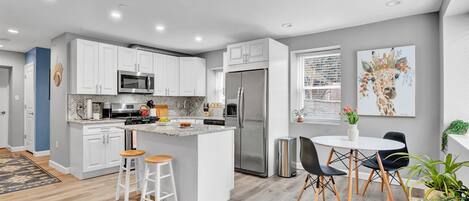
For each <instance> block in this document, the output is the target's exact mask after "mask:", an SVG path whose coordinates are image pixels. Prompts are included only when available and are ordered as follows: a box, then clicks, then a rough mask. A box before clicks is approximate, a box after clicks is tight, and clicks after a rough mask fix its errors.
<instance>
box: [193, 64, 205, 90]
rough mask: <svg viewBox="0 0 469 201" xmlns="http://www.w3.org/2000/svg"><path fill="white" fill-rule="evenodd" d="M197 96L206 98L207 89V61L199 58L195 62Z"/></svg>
mask: <svg viewBox="0 0 469 201" xmlns="http://www.w3.org/2000/svg"><path fill="white" fill-rule="evenodd" d="M195 67H196V69H195V71H196V75H197V76H195V78H196V80H195V96H205V95H206V89H207V84H206V82H207V78H206V77H207V70H206V69H207V68H206V66H205V59H201V58H198V59H197V60H196V62H195Z"/></svg>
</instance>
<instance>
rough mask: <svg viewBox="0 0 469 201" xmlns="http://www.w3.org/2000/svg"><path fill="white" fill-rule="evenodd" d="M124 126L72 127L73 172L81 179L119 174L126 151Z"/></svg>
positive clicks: (95, 125) (79, 125)
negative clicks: (122, 157)
mask: <svg viewBox="0 0 469 201" xmlns="http://www.w3.org/2000/svg"><path fill="white" fill-rule="evenodd" d="M119 125H123V123H122V124H92V125H86V124H72V125H70V134H71V137H70V148H71V149H70V166H71V167H70V169H71V174H72V175H74V176H75V177H77V178H79V179H87V178H91V177H96V176H101V175H105V174H109V173H113V172H117V171H118V168H119V165H120V162H121V157H120V152H122V151H123V150H124V140H125V139H124V131H123V130H121V129H119V128H117V127H116V126H119Z"/></svg>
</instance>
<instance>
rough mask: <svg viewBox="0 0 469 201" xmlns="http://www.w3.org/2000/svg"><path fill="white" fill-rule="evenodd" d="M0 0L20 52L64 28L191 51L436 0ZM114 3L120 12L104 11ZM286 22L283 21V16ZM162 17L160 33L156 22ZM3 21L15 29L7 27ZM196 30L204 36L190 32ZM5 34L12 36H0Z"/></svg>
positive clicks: (389, 14) (339, 24)
mask: <svg viewBox="0 0 469 201" xmlns="http://www.w3.org/2000/svg"><path fill="white" fill-rule="evenodd" d="M388 1H389V0H1V1H0V44H2V45H4V47H3V48H0V49H4V50H10V51H20V52H25V51H27V50H29V49H31V48H33V47H36V46H39V47H49V46H50V40H51V39H52V38H54V37H56V36H58V35H60V34H61V33H63V32H72V33H77V34H83V35H88V36H92V37H98V38H105V39H108V40H115V41H118V42H124V43H138V44H142V45H148V46H153V47H159V48H165V49H169V50H175V51H180V52H184V53H190V54H196V53H200V52H205V51H209V50H215V49H220V48H222V47H224V46H225V45H226V44H228V43H234V42H239V41H244V40H251V39H256V38H263V37H272V38H283V37H288V36H295V35H302V34H307V33H315V32H321V31H326V30H332V29H339V28H344V27H351V26H356V25H361V24H367V23H372V22H377V21H382V20H387V19H392V18H398V17H403V16H410V15H416V14H421V13H428V12H434V11H438V10H439V9H440V6H441V1H442V0H401V1H402V4H400V5H398V6H394V7H387V6H386V5H385V4H386V2H388ZM118 4H125V5H126V6H124V7H121V8H119V10H120V11H121V12H122V19H121V20H120V21H114V20H112V19H110V17H109V13H110V11H111V10H113V9H116V8H118V7H119V6H118ZM283 23H292V24H293V27H291V28H283V27H282V26H281V24H283ZM156 24H164V25H165V26H166V30H165V31H164V33H158V32H157V31H156V30H155V25H156ZM8 28H15V29H18V30H19V31H20V33H19V34H16V35H12V34H10V33H8V32H7V29H8ZM196 35H200V36H202V37H203V41H202V42H196V41H195V40H194V37H195V36H196ZM2 38H7V39H9V40H10V41H9V42H6V41H2Z"/></svg>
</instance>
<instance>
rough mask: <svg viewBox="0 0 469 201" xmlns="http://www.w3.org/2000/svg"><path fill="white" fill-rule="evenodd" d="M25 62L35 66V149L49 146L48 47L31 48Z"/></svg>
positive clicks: (46, 148)
mask: <svg viewBox="0 0 469 201" xmlns="http://www.w3.org/2000/svg"><path fill="white" fill-rule="evenodd" d="M26 63H34V66H35V77H36V79H35V91H36V97H35V98H36V105H35V106H36V119H35V126H36V128H35V130H36V136H35V142H34V143H35V146H34V147H35V150H36V151H46V150H49V148H50V100H49V93H50V92H49V89H50V75H49V72H50V49H47V48H39V47H36V48H33V49H31V50H30V51H28V52H27V53H26Z"/></svg>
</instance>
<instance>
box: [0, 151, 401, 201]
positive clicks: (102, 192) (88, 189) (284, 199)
mask: <svg viewBox="0 0 469 201" xmlns="http://www.w3.org/2000/svg"><path fill="white" fill-rule="evenodd" d="M1 153H9V151H8V150H6V149H0V154H1ZM17 154H23V155H24V156H26V157H28V158H30V159H32V160H33V161H34V162H35V163H37V164H38V165H40V166H41V167H42V168H44V169H45V170H47V171H49V172H50V173H51V174H53V175H55V176H56V177H58V178H59V179H60V180H62V182H61V183H56V184H51V185H47V186H42V187H37V188H33V189H27V190H23V191H18V192H13V193H7V194H3V195H0V200H8V201H23V200H24V201H111V200H114V196H115V186H116V177H117V176H116V174H111V175H106V176H102V177H97V178H92V179H87V180H81V181H80V180H78V179H76V178H74V177H73V176H71V175H64V174H62V173H60V172H57V171H55V170H54V169H53V168H50V167H49V165H48V161H49V157H48V156H43V157H33V156H32V155H31V154H30V153H28V152H20V153H17ZM304 178H305V173H304V171H300V172H299V175H298V176H297V177H295V178H289V179H284V178H279V177H276V176H274V177H271V178H268V179H262V178H258V177H254V176H249V175H244V174H240V173H236V175H235V190H234V192H233V195H232V198H231V201H292V200H296V199H297V194H298V192H299V190H300V188H301V186H302V185H303V181H304ZM336 180H337V186H338V188H339V191H340V193H341V198H342V199H341V200H345V199H346V196H347V195H346V188H347V185H346V184H347V182H346V178H345V177H337V178H336ZM362 182H363V181H361V182H360V184H362ZM392 188H393V192H394V198H395V201H405V200H406V199H405V196H404V193H403V191H402V189H401V188H400V187H399V186H392ZM385 198H386V197H385V194H384V193H382V192H381V190H380V184H379V183H372V184H370V186H369V187H368V191H367V194H366V196H365V197H362V196H358V195H356V194H354V199H353V200H357V201H362V200H367V201H381V200H386V199H385ZM138 199H139V196H138V195H137V194H136V193H132V194H131V200H134V201H135V200H138ZM121 200H123V198H122V197H121ZM302 200H313V193H312V189H308V190H307V191H306V192H305V193H304V195H303V199H302ZM326 200H336V199H335V197H334V196H333V194H332V193H330V192H328V193H327V194H326ZM182 201H183V200H182Z"/></svg>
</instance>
